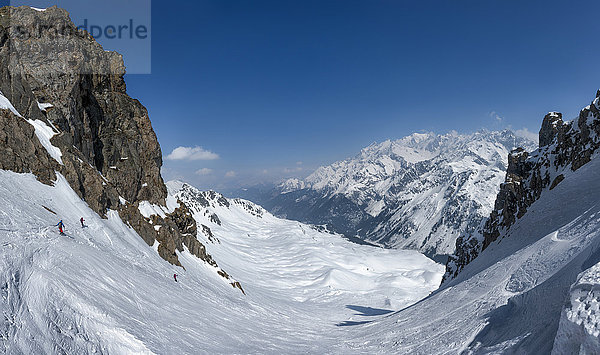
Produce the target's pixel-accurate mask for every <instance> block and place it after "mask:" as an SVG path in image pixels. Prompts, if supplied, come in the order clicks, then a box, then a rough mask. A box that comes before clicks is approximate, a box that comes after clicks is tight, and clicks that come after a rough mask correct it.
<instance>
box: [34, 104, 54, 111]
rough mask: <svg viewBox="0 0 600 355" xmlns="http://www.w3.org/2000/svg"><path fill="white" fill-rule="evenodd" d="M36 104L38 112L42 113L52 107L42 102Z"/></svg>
mask: <svg viewBox="0 0 600 355" xmlns="http://www.w3.org/2000/svg"><path fill="white" fill-rule="evenodd" d="M37 104H38V108H39V109H40V111H44V112H46V110H47V109H49V108H52V107H54V105H52V104H51V103H47V102H43V103H39V102H38V103H37Z"/></svg>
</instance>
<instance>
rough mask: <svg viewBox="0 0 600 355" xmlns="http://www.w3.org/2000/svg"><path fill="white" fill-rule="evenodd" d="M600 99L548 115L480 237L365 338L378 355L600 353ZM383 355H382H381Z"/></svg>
mask: <svg viewBox="0 0 600 355" xmlns="http://www.w3.org/2000/svg"><path fill="white" fill-rule="evenodd" d="M599 137H600V92H598V94H597V97H596V98H595V99H594V101H593V102H592V104H590V105H589V106H586V107H585V108H584V109H583V110H582V111H581V113H580V115H579V117H578V118H576V119H575V120H573V121H569V122H564V121H563V120H562V115H561V114H559V113H557V112H551V113H549V114H548V115H547V116H546V117H545V118H544V121H543V124H542V129H541V130H540V148H539V149H538V150H536V151H534V152H531V153H527V152H525V151H523V150H521V149H518V150H515V151H514V152H513V153H512V154H511V156H510V160H509V168H508V172H507V176H506V180H505V182H504V183H503V184H502V186H501V190H500V192H499V194H498V196H497V199H496V202H495V207H494V210H493V211H492V213H491V214H490V218H489V219H488V221H487V222H486V223H485V226H484V228H483V229H482V230H481V231H480V232H479V233H475V234H474V235H472V236H470V237H466V238H463V241H464V242H463V243H459V245H458V246H459V248H458V250H457V254H456V255H455V256H454V257H453V258H452V259H451V260H450V262H449V263H448V269H447V274H446V277H447V278H446V281H445V282H444V283H443V284H442V286H441V287H440V289H439V290H437V291H436V292H435V293H434V294H433V295H431V296H430V297H428V298H426V299H425V300H423V301H421V302H419V303H418V304H415V305H414V306H412V307H409V308H407V309H404V310H402V311H400V312H397V313H395V314H393V315H390V316H388V317H386V318H383V319H380V320H377V321H375V322H373V323H371V324H369V327H365V328H363V329H362V336H360V337H358V338H357V339H356V341H355V345H356V346H357V347H360V349H361V350H363V351H365V350H369V349H370V350H371V351H372V352H383V351H387V352H394V353H416V354H430V353H439V354H456V353H476V354H480V353H486V354H487V353H511V354H598V353H600V341H599V338H598V334H600V322H599V321H598V320H599V316H598V314H599V313H598V312H599V307H598V305H599V304H600V298H599V297H600V294H599V292H598V290H599V288H598V287H599V285H600V275H599V273H598V269H599V268H600V204H599V201H600V180H599V179H598V173H599V172H600V159H599V156H598V154H599V153H598V148H600V139H599ZM384 349H385V350H384Z"/></svg>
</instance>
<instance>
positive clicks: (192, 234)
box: [0, 6, 241, 289]
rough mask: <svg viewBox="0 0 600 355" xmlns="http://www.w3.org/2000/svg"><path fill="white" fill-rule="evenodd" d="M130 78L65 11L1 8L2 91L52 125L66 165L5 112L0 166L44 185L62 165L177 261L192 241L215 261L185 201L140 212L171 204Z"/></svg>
mask: <svg viewBox="0 0 600 355" xmlns="http://www.w3.org/2000/svg"><path fill="white" fill-rule="evenodd" d="M124 75H125V67H124V64H123V58H122V57H121V55H120V54H118V53H115V52H106V51H104V50H103V49H102V47H101V46H100V45H99V44H98V43H97V42H96V41H95V40H94V39H93V38H92V37H91V36H90V35H89V34H88V33H87V32H85V31H81V30H78V29H77V28H76V27H75V25H74V24H73V23H72V22H71V20H70V18H69V14H68V13H67V12H66V11H65V10H62V9H58V8H56V7H53V8H50V9H47V10H45V11H43V12H39V11H35V10H33V9H31V8H29V7H25V6H24V7H19V8H14V7H3V8H1V9H0V91H2V93H3V95H4V96H5V97H6V98H8V99H9V100H10V102H11V103H12V104H13V105H14V107H15V109H16V110H17V111H18V112H19V113H20V114H21V115H23V117H25V118H26V119H30V120H34V121H35V120H40V121H42V122H43V123H44V124H46V125H47V126H49V127H52V129H53V130H55V133H56V135H55V136H54V137H53V138H52V139H51V143H52V145H54V146H55V147H58V148H59V149H60V150H61V153H62V157H61V160H62V164H60V163H59V162H58V161H56V160H55V159H54V158H52V157H51V156H50V155H49V154H48V152H47V151H46V150H45V148H44V147H43V146H42V144H41V143H40V141H39V140H38V138H37V137H36V135H35V130H34V127H33V126H32V125H31V124H30V123H29V122H27V121H26V120H25V119H24V118H22V117H18V116H17V115H15V114H13V113H12V112H10V111H8V110H0V169H6V170H12V171H15V172H32V173H33V174H35V175H36V176H37V177H38V179H39V180H40V181H41V182H43V183H46V184H51V183H52V182H53V181H55V180H56V172H59V173H60V174H62V175H63V176H64V177H65V178H66V180H67V181H68V182H69V184H70V186H71V187H72V188H73V190H74V191H75V192H76V193H77V194H78V195H79V196H80V197H81V198H82V199H83V200H85V201H86V202H87V203H88V205H89V206H90V207H91V208H92V209H93V210H94V211H96V212H97V213H98V214H99V215H101V216H105V213H106V211H107V210H108V209H112V210H117V211H119V215H120V216H121V218H122V219H123V221H125V222H126V223H128V224H129V225H131V226H132V227H133V228H134V229H135V230H136V231H137V232H138V234H139V235H140V236H141V237H142V238H143V239H144V241H145V242H146V243H147V244H148V245H153V244H154V242H155V241H158V242H159V243H160V244H159V247H158V252H159V254H160V256H161V257H162V258H164V259H165V260H167V261H168V262H170V263H171V264H174V265H178V266H181V264H180V262H179V259H178V257H177V254H176V251H180V252H181V251H183V250H184V246H185V247H187V249H188V250H189V251H190V252H191V253H192V254H194V255H196V256H197V257H198V258H200V259H202V260H204V261H205V262H207V263H208V264H210V265H212V266H214V267H218V266H217V263H216V262H215V261H214V260H213V258H212V257H211V256H210V255H209V254H208V253H207V252H206V248H205V247H204V245H203V244H202V243H200V242H199V241H198V240H197V239H196V233H197V232H198V228H197V225H196V222H195V220H194V218H193V217H192V215H191V212H190V211H189V209H188V208H187V206H186V205H185V204H183V203H180V204H179V205H180V206H179V208H177V209H175V211H174V212H173V213H171V214H168V215H167V216H166V217H164V218H163V217H160V216H155V215H154V216H151V218H145V217H144V216H142V215H141V213H140V211H139V209H138V206H139V203H140V202H141V201H149V202H150V203H151V204H155V205H162V206H164V205H165V204H166V201H165V199H166V197H167V188H166V186H165V184H164V182H163V179H162V177H161V175H160V167H161V165H162V155H161V150H160V146H159V144H158V141H157V138H156V134H155V133H154V131H153V129H152V125H151V123H150V119H149V118H148V112H147V111H146V109H145V108H144V106H142V104H141V103H140V102H139V101H137V100H135V99H132V98H131V97H129V96H128V95H127V92H126V86H125V81H124V79H123V76H124ZM40 104H51V105H45V106H44V105H40ZM48 106H50V107H48ZM224 203H228V201H227V200H225V202H224ZM155 226H160V228H155ZM220 271H222V270H220ZM222 272H224V271H222ZM225 274H226V273H225ZM227 278H228V277H227ZM240 289H241V286H240Z"/></svg>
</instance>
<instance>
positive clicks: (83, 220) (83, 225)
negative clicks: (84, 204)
mask: <svg viewBox="0 0 600 355" xmlns="http://www.w3.org/2000/svg"><path fill="white" fill-rule="evenodd" d="M79 222H81V228H85V224H83V222H85V219H83V217H81V219H80V220H79Z"/></svg>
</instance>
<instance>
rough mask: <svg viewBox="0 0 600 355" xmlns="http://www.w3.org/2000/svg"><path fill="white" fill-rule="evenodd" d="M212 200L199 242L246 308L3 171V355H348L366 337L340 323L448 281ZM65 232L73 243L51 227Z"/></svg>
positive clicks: (84, 211) (221, 284) (113, 221)
mask: <svg viewBox="0 0 600 355" xmlns="http://www.w3.org/2000/svg"><path fill="white" fill-rule="evenodd" d="M170 186H172V185H170ZM196 191H197V190H196ZM172 192H174V191H172ZM206 196H209V197H210V196H216V197H215V198H214V199H211V200H210V201H209V202H210V205H209V206H207V207H201V208H200V207H199V206H200V205H199V204H198V203H196V204H195V206H194V207H193V210H194V217H195V218H196V219H197V220H198V223H199V224H198V227H199V232H198V238H199V239H200V240H201V241H202V242H203V243H204V244H205V245H206V247H207V250H208V252H209V253H210V254H212V255H213V257H214V258H215V260H216V261H217V262H218V263H219V266H220V267H222V268H223V269H224V270H226V271H227V272H228V273H229V274H231V275H232V277H234V278H235V279H236V280H238V281H240V282H241V284H242V286H243V287H244V290H245V292H246V296H244V295H243V294H242V293H241V292H240V291H239V290H237V289H235V288H232V287H231V285H229V283H228V282H227V281H226V280H225V279H223V278H222V277H221V276H219V275H217V273H216V269H215V268H213V267H212V266H210V265H208V264H206V263H204V262H202V261H201V260H199V259H198V258H196V257H195V256H193V255H191V254H190V253H188V252H187V251H184V252H182V253H178V255H179V259H180V261H181V263H182V264H183V265H184V266H185V270H184V269H182V268H179V267H174V266H172V265H170V264H169V263H167V262H166V261H164V260H163V259H162V258H160V257H159V256H158V254H157V252H156V250H157V248H158V243H155V245H154V246H152V247H151V246H148V245H146V244H145V242H144V241H143V240H142V239H141V238H140V237H139V236H138V235H137V234H136V233H135V232H134V231H133V230H132V229H131V228H130V227H128V226H127V225H125V224H124V223H123V222H122V221H121V220H120V218H119V217H118V214H117V213H116V212H114V211H109V212H108V218H107V219H101V218H100V217H98V216H97V215H96V214H95V213H94V212H93V211H92V210H91V209H89V207H88V206H87V205H86V204H85V203H84V202H83V201H82V200H80V199H79V198H78V196H77V195H76V193H75V192H74V191H73V190H72V189H71V188H70V187H69V186H68V184H67V182H66V180H65V179H64V178H63V177H62V176H60V175H59V176H58V180H57V182H56V183H55V186H47V185H43V184H41V183H40V182H38V181H37V180H36V179H35V177H34V176H33V175H31V174H16V173H13V172H7V171H0V202H1V205H2V208H1V209H0V246H1V248H0V310H1V311H2V315H3V317H2V318H1V320H0V353H7V354H21V353H25V354H44V353H47V354H50V353H70V354H86V353H110V354H125V353H127V354H132V353H139V354H146V353H148V354H150V353H157V354H196V353H211V354H213V353H261V354H262V353H278V354H280V353H325V352H327V353H348V351H349V350H350V349H349V348H348V343H349V342H351V341H352V340H353V338H354V337H355V335H356V334H357V332H358V330H359V329H360V327H356V326H341V325H342V324H345V325H352V324H355V323H353V322H357V323H360V322H364V321H370V320H373V319H375V318H377V317H380V315H381V314H383V313H385V312H388V311H395V310H398V309H401V308H403V307H406V306H408V305H410V304H413V303H415V302H417V301H418V300H419V299H421V298H423V297H425V296H427V295H428V294H429V293H430V292H431V291H433V290H434V289H435V288H436V287H437V285H438V284H439V282H440V280H441V276H442V273H443V267H442V266H441V265H438V264H435V263H434V262H432V261H431V260H429V259H427V258H425V257H424V256H422V255H421V254H419V253H417V252H414V251H394V250H383V249H380V248H374V247H369V246H364V245H357V244H353V243H351V242H348V241H346V240H345V239H342V238H340V237H339V236H337V235H332V234H324V233H320V232H317V231H315V230H313V229H312V228H311V227H309V226H307V225H303V224H300V223H297V222H292V221H286V220H281V219H278V218H275V217H273V216H272V215H270V214H268V213H267V212H266V211H264V210H262V209H261V208H260V207H258V206H255V205H252V204H250V203H248V202H246V201H242V200H234V201H230V203H229V206H228V207H227V206H225V205H220V204H218V203H217V202H216V201H217V200H218V198H219V196H218V195H212V194H207V195H206ZM182 198H183V197H182ZM171 199H173V195H172V194H171ZM221 201H223V200H221ZM171 207H172V206H171ZM51 211H52V212H51ZM155 212H156V213H160V212H158V211H155ZM162 212H164V210H162ZM212 214H216V215H218V218H219V222H220V223H221V225H218V224H217V223H216V222H215V221H216V220H215V219H214V218H212V219H211V218H210V217H211V216H212ZM82 216H83V217H84V218H85V220H86V223H87V225H88V227H87V228H81V226H79V218H81V217H82ZM61 219H62V220H63V221H64V223H65V225H66V230H65V232H66V236H61V235H59V234H58V232H57V231H56V227H54V225H55V224H56V223H57V222H58V220H61ZM202 225H205V226H206V227H209V228H210V229H211V230H212V233H214V237H216V238H217V239H218V241H216V240H213V242H211V241H209V239H207V236H206V235H204V234H203V232H201V230H202ZM174 273H177V274H178V275H179V277H178V279H179V282H177V283H175V282H174V280H173V274H174ZM338 325H340V326H338ZM365 351H366V352H368V351H369V350H365Z"/></svg>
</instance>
